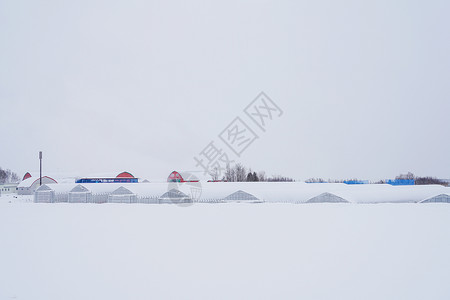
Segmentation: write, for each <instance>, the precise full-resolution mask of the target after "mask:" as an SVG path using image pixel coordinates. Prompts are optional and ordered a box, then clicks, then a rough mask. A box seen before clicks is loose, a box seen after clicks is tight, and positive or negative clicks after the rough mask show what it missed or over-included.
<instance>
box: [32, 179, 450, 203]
mask: <svg viewBox="0 0 450 300" xmlns="http://www.w3.org/2000/svg"><path fill="white" fill-rule="evenodd" d="M449 195H450V188H449V187H444V186H440V185H427V186H392V185H388V184H370V185H367V184H364V185H362V184H361V185H347V184H342V183H324V184H320V185H312V184H306V183H303V182H204V183H198V182H176V183H174V182H169V183H138V184H136V183H134V184H133V183H128V184H123V183H109V184H96V183H83V184H70V183H69V184H68V183H66V184H50V183H49V184H44V185H42V186H41V187H39V188H38V189H37V190H36V192H35V194H34V201H35V202H40V203H52V202H67V203H154V204H158V203H161V204H164V203H165V204H181V203H232V202H234V203H238V202H242V203H261V202H273V203H293V204H302V203H419V202H420V203H430V202H445V203H448V202H450V200H449V199H450V196H449Z"/></svg>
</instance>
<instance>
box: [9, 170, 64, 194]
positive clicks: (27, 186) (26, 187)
mask: <svg viewBox="0 0 450 300" xmlns="http://www.w3.org/2000/svg"><path fill="white" fill-rule="evenodd" d="M27 174H29V173H27ZM25 175H26V174H25ZM24 177H25V176H24ZM39 183H40V180H39V177H27V179H25V180H22V181H21V182H20V183H19V185H18V186H17V194H19V195H32V194H33V193H34V191H35V190H36V189H37V188H38V187H39ZM47 183H58V182H57V181H56V180H55V179H53V178H51V177H48V176H42V184H47Z"/></svg>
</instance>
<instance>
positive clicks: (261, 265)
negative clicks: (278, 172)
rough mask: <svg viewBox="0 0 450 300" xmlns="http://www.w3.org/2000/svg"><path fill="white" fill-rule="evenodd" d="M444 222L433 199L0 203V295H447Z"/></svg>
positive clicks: (447, 221) (449, 224)
mask: <svg viewBox="0 0 450 300" xmlns="http://www.w3.org/2000/svg"><path fill="white" fill-rule="evenodd" d="M2 198H3V200H4V197H2ZM449 216H450V206H449V205H448V204H442V203H428V204H410V203H402V204H377V205H355V204H330V203H326V204H305V205H293V204H286V203H279V204H268V203H265V204H242V203H241V204H216V205H211V204H195V205H192V206H189V207H180V206H177V205H139V204H132V205H130V204H102V205H93V204H70V205H68V204H55V203H52V204H36V203H28V202H26V201H22V202H13V201H12V202H11V203H9V202H6V201H1V202H0V240H1V247H0V266H1V268H0V286H1V289H0V299H46V300H52V299H55V300H56V299H155V298H157V299H448V298H449V296H450V286H449V285H448V284H447V281H448V278H449V277H450V260H449V259H448V253H449V251H450V243H449V237H450V218H449Z"/></svg>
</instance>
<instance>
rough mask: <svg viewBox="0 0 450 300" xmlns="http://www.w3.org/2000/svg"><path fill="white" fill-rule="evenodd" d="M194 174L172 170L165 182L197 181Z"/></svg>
mask: <svg viewBox="0 0 450 300" xmlns="http://www.w3.org/2000/svg"><path fill="white" fill-rule="evenodd" d="M199 181H200V179H198V178H197V177H196V176H195V175H193V174H191V173H188V172H177V171H173V172H172V173H170V175H169V177H167V182H199Z"/></svg>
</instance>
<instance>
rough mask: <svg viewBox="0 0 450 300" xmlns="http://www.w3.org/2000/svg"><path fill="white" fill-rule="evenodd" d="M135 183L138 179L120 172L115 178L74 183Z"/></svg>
mask: <svg viewBox="0 0 450 300" xmlns="http://www.w3.org/2000/svg"><path fill="white" fill-rule="evenodd" d="M113 182H115V183H117V182H119V183H137V182H139V178H136V177H134V176H133V174H131V173H130V172H122V173H120V174H119V175H117V176H116V177H90V178H80V179H77V180H76V181H75V183H113Z"/></svg>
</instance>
